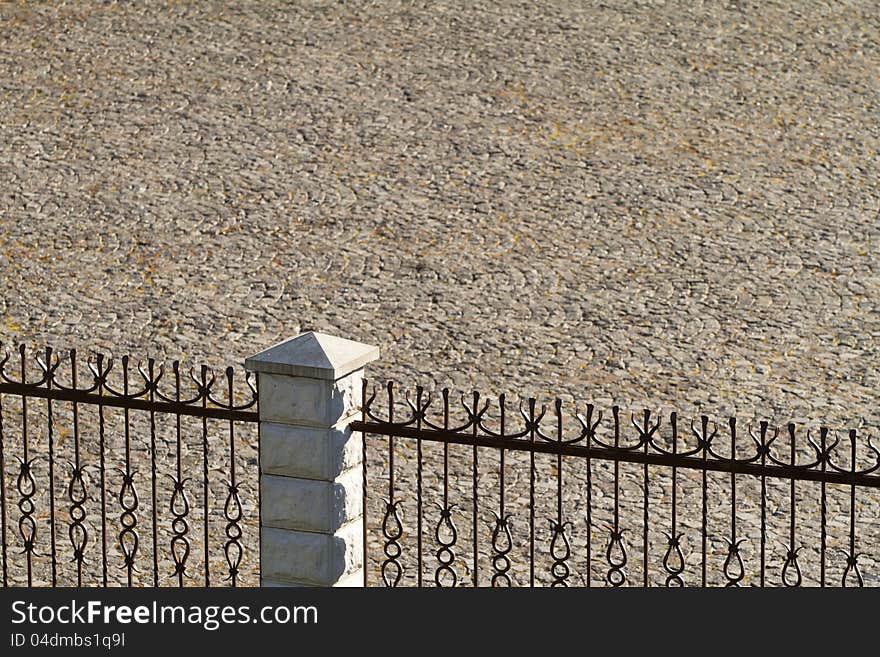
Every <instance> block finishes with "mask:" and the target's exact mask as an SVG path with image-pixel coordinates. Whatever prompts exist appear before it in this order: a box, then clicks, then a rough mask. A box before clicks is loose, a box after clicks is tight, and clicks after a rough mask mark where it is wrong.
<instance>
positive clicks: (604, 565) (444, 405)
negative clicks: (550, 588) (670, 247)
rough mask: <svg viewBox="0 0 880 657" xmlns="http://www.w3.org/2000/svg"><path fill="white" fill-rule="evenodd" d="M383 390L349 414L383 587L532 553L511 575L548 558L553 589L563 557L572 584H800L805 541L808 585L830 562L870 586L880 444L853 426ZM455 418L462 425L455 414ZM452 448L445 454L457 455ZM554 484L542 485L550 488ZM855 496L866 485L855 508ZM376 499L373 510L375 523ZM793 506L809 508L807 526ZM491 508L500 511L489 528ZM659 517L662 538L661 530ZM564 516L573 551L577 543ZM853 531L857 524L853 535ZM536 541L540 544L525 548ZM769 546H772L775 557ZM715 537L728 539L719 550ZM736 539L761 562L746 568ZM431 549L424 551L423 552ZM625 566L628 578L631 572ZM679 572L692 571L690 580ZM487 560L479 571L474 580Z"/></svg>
mask: <svg viewBox="0 0 880 657" xmlns="http://www.w3.org/2000/svg"><path fill="white" fill-rule="evenodd" d="M384 392H385V399H384V401H383V403H381V404H379V403H377V401H376V395H377V391H376V390H375V389H374V390H373V391H372V393H370V392H369V389H368V384H367V383H366V382H364V388H363V401H362V418H361V420H359V421H357V422H354V423H353V425H352V428H353V429H354V430H356V431H361V432H363V443H364V450H365V455H366V456H367V457H366V458H365V460H364V491H365V495H364V509H365V513H366V514H367V517H368V521H367V523H365V536H364V545H365V563H366V564H367V568H366V569H365V582H366V583H369V581H370V580H369V577H370V573H376V574H378V576H379V578H380V579H381V581H382V582H383V583H384V584H385V585H388V586H397V585H400V584H403V583H411V584H415V585H417V586H422V585H424V584H425V583H426V581H427V582H428V583H431V584H435V585H438V586H443V585H453V586H454V585H458V584H462V583H463V578H462V576H461V575H462V573H466V574H468V575H469V577H468V580H469V581H468V583H469V584H471V585H473V586H480V585H485V584H489V585H494V586H499V585H510V584H512V583H513V577H512V572H511V571H512V569H513V568H514V566H515V565H516V564H515V560H514V554H513V553H514V552H515V551H517V550H518V551H519V554H520V555H521V557H522V559H523V560H524V561H525V562H526V564H527V567H526V568H524V569H521V571H520V577H519V583H521V584H526V585H536V583H540V582H539V580H541V577H539V576H538V575H539V573H536V568H538V567H539V564H540V562H541V559H542V558H543V559H544V561H545V562H547V568H546V571H545V572H546V575H547V576H545V577H544V578H543V580H544V582H546V583H549V584H552V585H568V584H569V583H572V581H573V578H572V565H574V564H573V562H574V561H578V562H579V564H578V565H579V568H580V571H581V572H580V577H581V579H580V582H577V581H574V583H580V584H583V585H585V586H590V585H592V584H593V583H595V581H596V580H597V579H599V581H602V580H604V581H605V582H606V583H607V584H609V585H612V586H620V585H623V584H627V583H638V584H642V585H645V586H648V585H651V584H665V585H667V586H681V585H684V584H685V583H686V581H687V583H693V584H699V585H703V586H706V585H711V584H713V583H717V584H725V585H728V586H738V585H740V584H741V583H744V582H745V580H748V582H747V583H751V584H755V585H760V586H765V585H769V584H781V585H786V586H797V585H801V584H803V583H805V580H804V574H803V572H802V570H803V567H804V565H803V562H804V561H805V558H804V557H803V556H802V554H801V553H802V550H803V548H804V547H805V546H806V547H809V548H810V552H811V554H810V559H809V561H810V564H809V566H810V567H809V571H810V577H811V579H810V581H809V582H808V583H809V584H813V585H820V586H826V585H828V584H829V583H831V571H832V569H833V571H834V573H835V575H836V576H838V575H839V579H836V581H839V582H840V583H841V584H842V585H844V586H847V585H850V584H856V585H863V584H864V583H865V578H864V577H863V574H862V571H861V568H860V561H859V560H860V557H862V556H864V555H862V554H860V553H859V552H858V547H859V544H861V546H862V548H864V549H866V550H873V551H874V552H875V553H877V545H878V540H877V539H878V538H880V537H878V536H877V535H876V534H880V528H878V527H877V525H876V522H874V520H875V519H876V516H877V508H878V507H877V505H878V504H880V499H878V488H880V473H878V471H880V451H878V450H877V448H876V447H875V446H874V445H873V444H872V443H871V441H870V439H869V440H863V439H862V438H861V437H860V436H859V433H858V431H857V430H855V429H852V430H849V431H846V432H843V437H841V436H839V435H838V432H836V431H832V430H830V429H828V428H827V427H816V428H813V429H810V430H808V429H806V428H804V427H798V426H797V425H795V424H793V423H792V424H788V425H787V426H786V427H785V428H784V429H783V430H782V431H780V429H779V428H777V427H773V426H771V425H770V424H769V423H768V422H765V421H761V422H757V423H755V424H754V425H752V424H748V425H747V426H746V427H745V429H746V431H745V433H746V439H745V440H743V438H742V435H741V434H742V433H743V432H742V425H741V423H738V422H737V420H736V419H735V418H730V419H728V420H727V422H726V423H724V424H722V425H721V426H719V425H718V424H717V423H715V422H713V421H711V420H710V419H709V418H708V417H706V416H703V417H701V418H700V419H699V420H694V421H686V420H683V419H682V418H680V417H679V416H678V414H677V413H675V412H673V413H671V414H670V415H669V416H668V420H667V419H666V418H665V417H661V416H659V415H657V414H655V413H652V412H651V411H649V410H644V411H642V412H640V413H638V414H624V413H623V412H622V411H621V410H620V409H619V408H618V407H617V406H615V407H613V408H612V409H611V413H610V416H603V413H602V412H601V411H598V410H597V409H596V408H595V407H594V406H593V405H588V406H586V408H585V412H584V413H583V414H581V413H578V412H576V411H575V412H574V413H569V412H566V411H564V409H563V404H562V402H561V401H558V400H557V401H556V403H555V404H554V405H552V408H551V409H548V408H547V407H546V406H543V405H542V406H539V405H538V404H537V402H536V401H535V400H534V399H528V400H525V401H523V402H520V403H519V405H518V406H517V407H516V408H514V409H513V410H514V412H513V413H512V415H513V416H514V417H513V421H511V409H510V408H509V404H508V402H507V400H506V399H505V397H504V395H501V396H500V397H499V398H498V400H497V403H495V404H490V403H489V402H488V401H486V400H484V399H482V398H481V396H480V394H479V393H476V392H475V393H473V395H472V396H468V397H462V398H461V401H460V403H458V402H457V401H456V403H454V404H453V403H451V401H450V396H449V391H448V390H443V391H442V392H441V393H440V395H439V404H438V405H436V406H435V405H434V402H435V399H437V397H432V396H431V395H429V394H427V393H426V392H425V391H424V390H423V389H422V388H421V387H419V388H416V391H415V395H411V394H409V393H407V394H406V395H405V396H404V398H403V399H399V398H395V391H394V388H393V386H392V384H390V383H389V384H388V385H387V387H386V388H385V391H384ZM380 407H381V408H382V410H381V411H380V410H379V408H380ZM456 412H457V414H458V416H459V419H458V420H455V419H452V416H453V415H455V414H456ZM627 434H628V435H627ZM371 436H384V437H387V446H386V447H385V448H382V449H379V450H377V449H376V448H373V447H369V448H368V437H371ZM431 444H436V445H439V446H440V448H441V450H442V454H436V452H435V453H434V454H432V455H431V458H432V459H433V458H437V459H438V461H440V462H437V461H428V460H426V458H425V453H424V452H425V450H426V448H427V446H428V445H431ZM413 446H414V448H415V449H414V451H415V458H414V459H413V458H411V456H412V455H411V452H412V451H413V450H412V448H413ZM452 448H455V449H456V450H457V453H456V455H455V456H456V459H455V462H454V464H453V462H452V461H451V459H450V450H451V449H452ZM395 455H397V457H398V461H397V463H396V462H395ZM401 457H404V458H402V460H401ZM537 458H541V459H543V460H544V461H546V462H543V463H542V466H541V467H543V468H547V467H549V469H550V471H551V476H550V477H549V478H546V477H541V478H537V472H538V469H539V468H538V467H536V459H537ZM413 460H414V461H415V462H414V463H413ZM429 462H430V463H432V464H433V463H436V471H438V476H437V477H435V478H434V479H433V481H434V484H433V485H430V486H428V485H426V482H425V479H426V477H428V476H429V475H430V473H431V471H432V470H435V468H432V467H426V465H427V464H428V463H429ZM623 468H627V472H626V475H627V476H626V477H623V475H622V469H623ZM523 472H525V473H526V475H525V476H526V477H527V479H528V482H527V483H525V482H523V485H522V486H511V484H510V481H509V480H510V479H511V477H512V476H514V475H517V474H519V475H522V473H523ZM567 475H569V476H574V477H575V480H576V483H577V485H578V488H577V490H572V489H571V488H570V487H567V486H565V485H564V482H565V478H566V476H567ZM376 478H386V483H387V488H386V490H387V496H386V497H385V498H384V499H382V500H381V501H379V500H375V499H372V498H371V496H372V495H374V494H375V488H376V487H377V483H374V480H375V479H376ZM548 479H549V481H550V482H551V483H552V484H554V485H551V486H547V485H546V484H547V480H548ZM599 480H601V481H599ZM526 486H527V493H528V499H527V500H522V503H520V504H519V505H518V507H517V510H516V511H514V509H513V508H512V507H511V505H510V503H509V499H510V497H511V496H512V495H516V496H518V497H520V498H521V497H522V493H523V490H522V489H523V488H525V487H526ZM798 486H800V487H801V489H800V490H799V489H798ZM622 488H624V489H626V490H625V495H623V494H622ZM770 488H772V490H770ZM816 488H818V490H816ZM413 489H414V490H413ZM468 489H469V490H468ZM539 489H540V490H539ZM807 489H808V490H807ZM859 490H863V495H865V507H864V512H863V513H862V517H861V518H860V517H859V516H858V514H857V509H858V503H857V498H858V491H859ZM865 491H866V492H865ZM684 492H687V499H686V500H684V501H683V498H682V495H683V493H684ZM413 497H414V506H415V521H414V523H410V524H411V525H412V524H414V526H411V527H408V528H407V527H405V523H404V521H403V519H402V515H403V512H404V509H407V505H409V510H410V511H411V507H412V506H413V505H412V501H413ZM427 497H431V498H432V500H431V501H432V504H428V503H427V499H426V498H427ZM453 497H455V498H456V499H455V500H453ZM624 497H625V498H626V499H623V498H624ZM831 502H833V503H834V508H833V509H832V511H833V513H832V512H830V511H829V504H830V503H831ZM434 505H436V509H437V510H436V512H434V511H432V510H431V508H432V506H434ZM464 505H466V507H467V510H465V506H464ZM490 506H491V507H493V508H491V509H490V508H489V507H490ZM624 507H626V508H625V509H624ZM804 507H806V510H804ZM573 508H574V509H579V510H578V511H572V510H571V509H573ZM373 510H378V514H380V515H379V517H380V518H381V521H379V522H378V523H376V522H374V524H373V525H369V524H368V523H369V520H370V513H373ZM624 511H625V513H624ZM799 512H800V517H799ZM490 513H491V516H490ZM516 513H519V514H520V515H524V516H526V517H527V523H528V524H527V528H526V529H524V530H522V531H520V532H518V533H517V532H512V530H511V524H512V520H511V519H512V518H513V517H514V515H516ZM804 514H807V515H809V520H808V521H806V522H805V521H804ZM829 514H831V516H832V517H829ZM741 515H743V516H744V517H743V518H740V516H741ZM542 516H546V517H542ZM600 516H601V521H600ZM725 516H726V518H727V520H726V521H725V520H724V517H725ZM487 517H490V518H491V517H494V519H491V520H489V521H488V522H487V523H486V524H485V526H484V522H483V521H485V520H486V518H487ZM462 518H464V519H467V520H469V521H470V522H469V523H468V524H467V525H466V526H463V527H462V528H461V529H459V526H458V525H457V524H456V520H457V519H462ZM541 520H546V521H548V522H547V526H548V528H549V530H544V531H543V532H541V531H539V529H538V527H537V525H536V521H541ZM657 524H662V525H665V527H664V530H665V529H666V528H668V531H663V532H659V531H658V530H657V528H656V525H657ZM682 524H686V525H687V528H688V530H687V531H682ZM770 524H772V525H773V526H772V527H771V526H769V525H770ZM426 525H427V528H426ZM817 525H818V527H817ZM368 526H369V530H367V527H368ZM576 526H577V527H579V528H580V538H579V540H580V541H581V543H580V545H578V546H575V545H574V543H573V539H572V536H573V531H574V529H575V527H576ZM857 527H860V528H863V529H864V530H865V531H866V532H868V535H863V536H861V540H860V541H858V540H857V538H858V536H857V534H858V532H857ZM830 529H833V532H830V531H829V530H830ZM407 530H408V531H410V532H412V531H414V533H415V537H414V538H412V537H410V536H409V535H408V533H407ZM628 531H638V532H639V533H640V534H641V536H640V539H641V540H640V541H637V542H636V544H635V546H634V547H635V548H636V549H637V551H638V556H639V557H640V559H638V560H637V562H634V560H633V559H632V558H631V554H630V553H631V551H632V550H631V548H628V545H627V540H626V532H628ZM860 531H861V530H860ZM464 533H467V534H468V536H467V537H464V536H463V534H464ZM539 534H541V535H542V537H543V538H542V540H543V541H544V542H545V545H544V548H545V549H542V548H541V546H539V545H538V544H537V540H538V536H539ZM816 534H818V535H816ZM832 534H833V535H832ZM686 535H687V540H688V542H689V543H692V544H693V546H694V547H693V550H692V556H691V559H690V563H688V558H687V557H686V555H685V554H684V552H683V550H682V542H683V539H684V538H685V536H686ZM771 539H773V540H774V542H775V544H781V545H782V548H783V549H779V548H778V547H777V548H774V549H772V550H771V547H770V546H769V545H768V542H769V541H770V540H771ZM376 540H378V541H379V545H378V547H381V549H382V552H383V556H380V558H378V559H377V558H376V556H375V553H374V552H373V551H372V549H371V547H370V546H371V545H375V543H376ZM721 540H723V542H724V543H726V547H724V548H723V549H721V550H719V549H718V548H717V547H716V546H717V544H718V543H719V542H720V541H721ZM597 541H601V544H600V552H599V555H598V557H599V558H598V559H597V554H596V552H597V550H596V547H597V546H596V543H597ZM407 543H409V545H410V549H409V550H407V549H406V548H407V545H406V544H407ZM412 543H415V545H412ZM746 543H748V544H750V545H751V547H750V549H749V552H750V556H751V557H753V558H754V560H755V561H756V568H757V572H749V573H748V577H747V565H746V563H744V552H745V546H744V544H746ZM832 543H833V545H832ZM428 545H429V547H430V551H431V552H433V554H432V555H426V554H425V551H426V546H428ZM832 547H833V548H834V549H833V550H832V549H831V548H832ZM407 555H409V558H407ZM813 556H815V558H813ZM869 556H871V557H872V558H873V559H876V558H877V556H878V554H874V555H869ZM696 559H698V560H699V563H698V564H695V563H694V561H695V560H696ZM771 561H772V563H771ZM429 562H430V563H429ZM370 564H372V566H371V565H370ZM631 567H633V569H635V568H637V570H638V573H637V574H638V575H639V577H637V578H636V577H634V576H633V575H632V574H630V572H629V571H630V569H631ZM688 567H693V570H694V572H693V573H686V570H687V569H688ZM483 568H487V569H488V571H489V574H488V575H483V576H482V577H481V573H482V570H481V569H483ZM661 569H662V570H661ZM771 576H772V577H773V581H771V579H770V578H771ZM407 577H408V579H407ZM872 581H877V577H876V574H875V575H873V577H872Z"/></svg>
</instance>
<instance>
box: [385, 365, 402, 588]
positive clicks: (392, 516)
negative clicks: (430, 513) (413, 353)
mask: <svg viewBox="0 0 880 657" xmlns="http://www.w3.org/2000/svg"><path fill="white" fill-rule="evenodd" d="M388 422H389V423H393V422H394V388H393V384H392V383H391V381H389V382H388ZM394 492H395V487H394V436H391V435H389V436H388V500H387V502H386V504H385V516H384V518H383V519H382V534H383V535H384V537H385V557H386V559H385V561H383V562H382V581H383V582H384V583H385V586H389V587H390V586H397V585H398V584H399V583H400V579H401V577H402V576H403V567H402V566H401V565H400V561H398V559H399V558H400V555H401V548H400V542H399V541H400V539H401V538H402V537H403V525H402V524H401V522H400V518H399V516H398V513H397V507H398V505H399V504H400V502H398V501H396V500H395V499H394ZM389 573H392V576H390V577H389Z"/></svg>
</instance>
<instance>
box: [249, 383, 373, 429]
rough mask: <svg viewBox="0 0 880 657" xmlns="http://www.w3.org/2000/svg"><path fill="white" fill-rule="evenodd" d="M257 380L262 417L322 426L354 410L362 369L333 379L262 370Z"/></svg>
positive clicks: (356, 405)
mask: <svg viewBox="0 0 880 657" xmlns="http://www.w3.org/2000/svg"><path fill="white" fill-rule="evenodd" d="M259 381H260V382H259V392H260V417H261V418H262V419H265V420H266V421H268V422H279V423H284V424H302V425H311V426H314V427H319V428H325V427H330V426H333V425H334V424H337V423H338V422H344V421H345V420H346V419H347V418H349V417H351V416H352V414H353V413H355V412H356V411H357V409H358V407H359V406H360V401H361V395H362V381H363V370H358V371H356V372H352V373H351V374H349V375H348V376H344V377H342V378H341V379H338V380H336V381H327V380H325V379H309V378H303V377H289V376H285V375H281V374H266V373H264V374H261V375H260V379H259Z"/></svg>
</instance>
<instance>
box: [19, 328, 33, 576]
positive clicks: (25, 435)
mask: <svg viewBox="0 0 880 657" xmlns="http://www.w3.org/2000/svg"><path fill="white" fill-rule="evenodd" d="M18 353H19V356H20V360H21V382H22V384H24V383H25V377H26V375H27V372H26V368H25V357H24V354H25V346H24V345H23V344H22V345H21V346H20V347H19V348H18ZM21 436H22V444H23V447H24V449H23V452H24V463H23V465H22V467H23V468H25V469H26V471H27V472H28V473H30V470H29V468H30V459H29V458H28V431H27V397H26V396H25V395H22V396H21ZM31 495H33V493H31ZM25 502H30V506H28V508H29V509H30V512H29V513H25V512H24V508H23V506H27V505H24V503H25ZM19 508H20V509H21V510H22V518H21V520H20V521H19V529H21V527H22V522H23V521H24V519H25V518H28V519H30V514H31V513H33V502H31V501H30V496H24V495H23V496H22V500H21V502H19ZM36 537H37V532H36V529H34V530H33V533H32V534H31V537H30V540H31V541H34V540H35V539H36ZM22 538H24V539H25V546H24V549H25V555H26V557H27V582H28V586H29V587H30V586H32V585H33V566H32V564H31V552H32V551H33V542H32V543H31V545H28V539H26V538H25V537H24V535H22Z"/></svg>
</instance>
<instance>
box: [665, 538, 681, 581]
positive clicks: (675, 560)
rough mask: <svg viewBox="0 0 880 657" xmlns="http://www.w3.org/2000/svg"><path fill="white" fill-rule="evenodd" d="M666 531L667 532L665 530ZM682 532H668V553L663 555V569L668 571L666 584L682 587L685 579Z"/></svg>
mask: <svg viewBox="0 0 880 657" xmlns="http://www.w3.org/2000/svg"><path fill="white" fill-rule="evenodd" d="M664 533H665V532H664ZM682 536H683V535H682V534H674V535H673V534H669V533H666V554H664V555H663V570H665V571H666V574H667V576H666V586H668V587H673V586H677V587H682V586H684V580H683V579H682V577H681V574H682V573H683V572H684V553H683V552H682V551H681V538H682Z"/></svg>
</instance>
